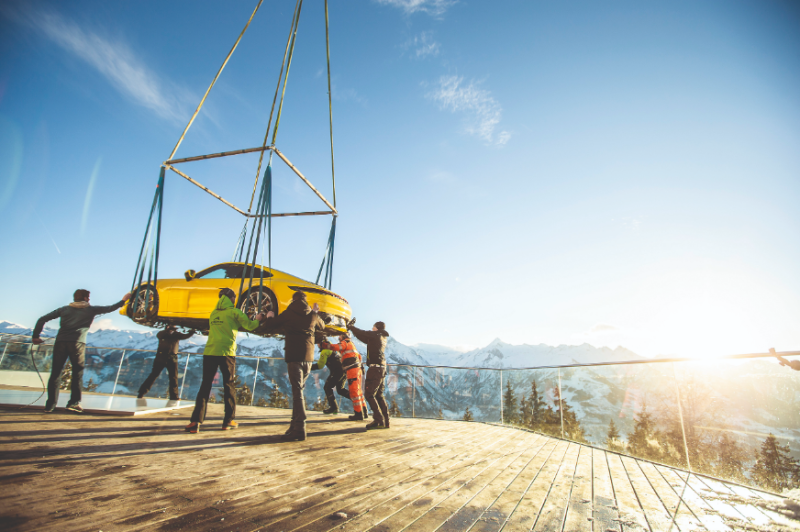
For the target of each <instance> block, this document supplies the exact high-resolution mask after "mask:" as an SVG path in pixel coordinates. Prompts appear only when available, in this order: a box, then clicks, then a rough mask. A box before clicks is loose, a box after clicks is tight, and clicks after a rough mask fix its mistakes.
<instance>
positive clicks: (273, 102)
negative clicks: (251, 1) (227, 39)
mask: <svg viewBox="0 0 800 532" xmlns="http://www.w3.org/2000/svg"><path fill="white" fill-rule="evenodd" d="M299 4H300V0H297V3H296V4H295V6H294V14H293V15H292V27H291V28H290V29H289V37H288V38H287V39H286V49H285V50H284V51H283V60H282V61H281V70H280V72H278V85H277V86H276V87H275V96H274V97H273V98H272V109H270V111H269V121H268V122H267V131H266V132H265V133H264V144H262V145H261V147H262V148H266V147H267V139H268V138H269V129H270V128H271V127H272V113H274V112H275V102H276V101H277V100H278V92H280V90H281V78H282V77H283V67H285V66H286V54H287V53H289V43H291V42H292V32H293V31H294V20H295V18H297V7H298V5H299ZM269 157H270V159H269V161H270V163H272V154H271V153H270V156H269ZM263 160H264V152H263V151H262V152H261V155H260V156H259V157H258V169H257V170H256V180H255V183H253V193H252V194H251V195H250V205H249V206H248V207H247V212H250V209H251V208H252V207H253V199H254V198H255V197H256V188H258V176H260V175H261V162H262V161H263Z"/></svg>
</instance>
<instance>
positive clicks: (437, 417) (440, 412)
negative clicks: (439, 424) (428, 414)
mask: <svg viewBox="0 0 800 532" xmlns="http://www.w3.org/2000/svg"><path fill="white" fill-rule="evenodd" d="M436 419H444V413H442V409H441V408H440V409H439V413H438V414H437V415H436Z"/></svg>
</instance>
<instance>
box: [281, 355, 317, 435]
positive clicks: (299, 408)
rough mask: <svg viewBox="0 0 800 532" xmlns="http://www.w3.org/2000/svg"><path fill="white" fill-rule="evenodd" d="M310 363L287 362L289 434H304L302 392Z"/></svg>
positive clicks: (303, 398)
mask: <svg viewBox="0 0 800 532" xmlns="http://www.w3.org/2000/svg"><path fill="white" fill-rule="evenodd" d="M311 364H312V362H287V363H286V366H287V369H288V371H289V382H290V383H291V385H292V423H291V425H289V432H294V433H301V434H305V433H306V399H305V397H303V390H304V389H305V387H306V379H307V378H308V374H309V373H311Z"/></svg>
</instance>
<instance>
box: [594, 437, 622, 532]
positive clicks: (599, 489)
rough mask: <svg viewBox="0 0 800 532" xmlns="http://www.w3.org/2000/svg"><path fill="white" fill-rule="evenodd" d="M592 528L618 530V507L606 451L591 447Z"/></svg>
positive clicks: (600, 531)
mask: <svg viewBox="0 0 800 532" xmlns="http://www.w3.org/2000/svg"><path fill="white" fill-rule="evenodd" d="M592 490H593V498H592V518H593V520H592V530H593V531H594V532H608V531H611V530H614V531H616V532H619V530H620V524H619V507H618V506H617V499H616V496H615V495H614V488H613V486H612V485H611V473H610V472H609V470H608V460H607V459H606V452H605V451H603V450H600V449H592Z"/></svg>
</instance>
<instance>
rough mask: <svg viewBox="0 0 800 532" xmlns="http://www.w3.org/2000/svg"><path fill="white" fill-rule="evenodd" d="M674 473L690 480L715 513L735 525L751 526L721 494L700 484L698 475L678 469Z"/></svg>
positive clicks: (690, 485)
mask: <svg viewBox="0 0 800 532" xmlns="http://www.w3.org/2000/svg"><path fill="white" fill-rule="evenodd" d="M673 472H674V473H675V474H676V475H677V476H678V477H680V478H681V480H683V481H686V479H687V478H688V479H689V487H691V488H692V489H693V490H694V491H695V492H696V493H697V494H698V495H699V496H700V497H702V498H703V500H705V501H706V502H707V503H708V504H709V505H710V506H711V507H712V508H713V509H714V511H715V512H717V513H718V514H720V515H721V516H722V517H723V518H724V519H726V520H728V521H732V522H733V524H737V523H738V525H739V526H741V525H746V524H749V521H748V519H747V518H746V517H745V516H744V515H742V513H741V512H739V511H738V510H736V509H735V508H734V507H733V506H732V505H731V504H729V503H728V502H727V501H725V500H724V499H723V498H721V497H719V494H717V493H715V492H714V491H713V490H712V489H711V488H709V487H708V486H707V485H705V484H704V483H702V482H700V481H699V480H698V477H697V475H689V474H688V473H686V472H685V471H681V470H677V469H676V470H673ZM728 524H730V523H728Z"/></svg>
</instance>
